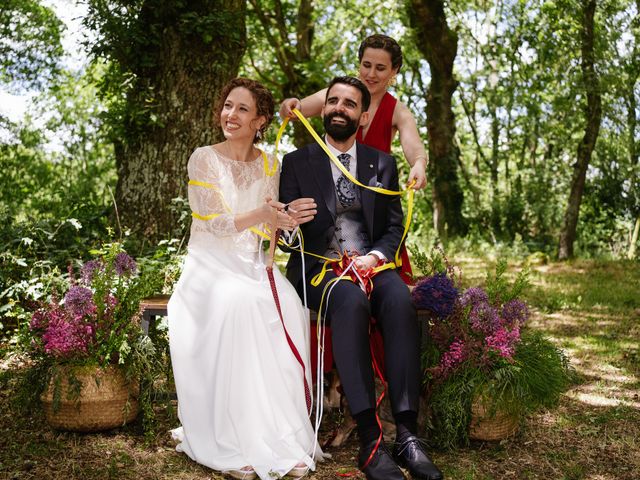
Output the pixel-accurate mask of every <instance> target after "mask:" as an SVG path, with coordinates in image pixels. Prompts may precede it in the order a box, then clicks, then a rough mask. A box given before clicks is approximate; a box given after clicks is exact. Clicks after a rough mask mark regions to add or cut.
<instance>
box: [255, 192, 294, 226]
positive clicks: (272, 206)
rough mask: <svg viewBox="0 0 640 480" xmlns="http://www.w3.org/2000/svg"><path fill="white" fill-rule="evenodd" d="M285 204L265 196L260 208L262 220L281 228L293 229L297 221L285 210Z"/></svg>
mask: <svg viewBox="0 0 640 480" xmlns="http://www.w3.org/2000/svg"><path fill="white" fill-rule="evenodd" d="M284 207H285V204H284V203H281V202H278V201H276V200H271V198H269V197H267V198H265V203H264V205H263V206H262V207H261V209H262V221H263V222H264V223H266V224H268V225H275V227H276V228H280V229H282V230H293V229H294V228H296V227H297V226H298V222H297V221H296V220H295V219H294V218H293V217H291V215H289V214H288V213H286V212H285V208H284Z"/></svg>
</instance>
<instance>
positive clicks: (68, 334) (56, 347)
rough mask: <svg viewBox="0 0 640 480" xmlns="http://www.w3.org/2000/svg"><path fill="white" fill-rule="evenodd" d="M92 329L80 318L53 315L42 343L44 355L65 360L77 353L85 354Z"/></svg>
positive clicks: (91, 335)
mask: <svg viewBox="0 0 640 480" xmlns="http://www.w3.org/2000/svg"><path fill="white" fill-rule="evenodd" d="M92 337H93V333H92V329H87V325H86V324H85V323H84V322H83V321H82V319H81V318H80V317H75V318H74V317H72V316H64V315H54V316H52V317H50V319H49V325H48V326H47V328H46V330H45V332H44V334H43V335H42V342H43V344H44V351H45V353H47V354H49V355H52V356H54V357H58V358H65V357H69V356H72V355H77V354H78V353H84V354H86V353H87V350H88V346H89V343H90V341H91V340H92Z"/></svg>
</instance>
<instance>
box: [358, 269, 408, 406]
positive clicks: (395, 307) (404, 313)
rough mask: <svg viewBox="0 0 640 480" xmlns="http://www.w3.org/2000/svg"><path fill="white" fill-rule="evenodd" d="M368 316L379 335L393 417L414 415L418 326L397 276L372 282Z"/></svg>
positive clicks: (380, 276)
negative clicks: (369, 313) (395, 415)
mask: <svg viewBox="0 0 640 480" xmlns="http://www.w3.org/2000/svg"><path fill="white" fill-rule="evenodd" d="M370 303H371V312H372V314H373V316H374V318H375V319H376V323H377V325H378V326H379V328H380V330H381V332H382V339H383V342H384V368H385V378H386V380H387V383H388V386H389V400H390V401H391V409H392V411H393V413H394V414H395V413H398V412H404V411H407V410H411V411H413V412H417V411H418V406H419V400H420V326H419V324H418V319H417V315H416V309H415V307H414V306H413V302H412V300H411V295H410V293H409V289H408V288H407V285H406V284H405V283H404V282H403V281H402V279H401V278H400V276H399V275H398V273H397V272H395V271H391V270H385V271H383V272H380V273H379V274H378V275H376V276H375V277H374V278H373V292H372V293H371V298H370Z"/></svg>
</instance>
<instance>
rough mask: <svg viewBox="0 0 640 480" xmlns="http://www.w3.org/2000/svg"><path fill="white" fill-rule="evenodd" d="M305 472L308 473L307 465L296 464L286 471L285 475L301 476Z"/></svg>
mask: <svg viewBox="0 0 640 480" xmlns="http://www.w3.org/2000/svg"><path fill="white" fill-rule="evenodd" d="M307 473H309V467H307V466H306V465H302V466H298V465H296V466H295V467H293V468H292V469H291V470H289V471H288V472H287V474H286V475H285V477H293V478H302V477H304V476H305V475H306V474H307Z"/></svg>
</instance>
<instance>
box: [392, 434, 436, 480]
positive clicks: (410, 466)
mask: <svg viewBox="0 0 640 480" xmlns="http://www.w3.org/2000/svg"><path fill="white" fill-rule="evenodd" d="M393 458H394V459H395V461H396V463H397V464H398V465H400V466H401V467H402V468H406V469H407V470H409V473H411V477H413V478H414V479H416V480H442V479H443V478H444V477H443V476H442V472H441V471H440V470H439V469H438V467H436V466H435V465H434V464H433V462H432V461H431V459H430V458H429V457H428V456H427V453H426V452H425V451H424V448H423V447H422V444H421V443H420V440H419V439H418V437H416V436H415V435H407V436H406V437H404V438H403V439H402V441H401V442H396V444H395V446H394V448H393Z"/></svg>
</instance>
